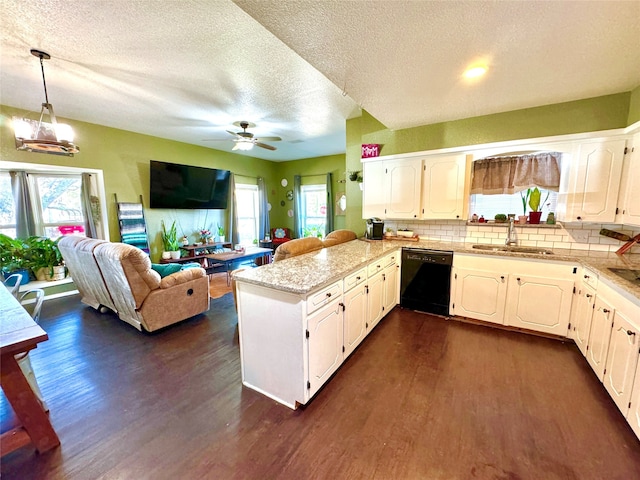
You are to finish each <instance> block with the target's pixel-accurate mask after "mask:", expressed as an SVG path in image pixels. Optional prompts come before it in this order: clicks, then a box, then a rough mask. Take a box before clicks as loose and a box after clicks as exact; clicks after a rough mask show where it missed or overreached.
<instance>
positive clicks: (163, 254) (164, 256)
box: [162, 252, 171, 260]
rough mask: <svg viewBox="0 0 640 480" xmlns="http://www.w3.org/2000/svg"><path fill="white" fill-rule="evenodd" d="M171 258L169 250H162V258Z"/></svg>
mask: <svg viewBox="0 0 640 480" xmlns="http://www.w3.org/2000/svg"><path fill="white" fill-rule="evenodd" d="M170 258H171V252H162V259H163V260H169V259H170Z"/></svg>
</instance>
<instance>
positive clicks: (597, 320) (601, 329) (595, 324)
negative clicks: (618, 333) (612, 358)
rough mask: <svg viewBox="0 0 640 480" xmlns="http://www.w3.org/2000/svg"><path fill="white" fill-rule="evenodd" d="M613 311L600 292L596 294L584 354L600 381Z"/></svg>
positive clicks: (602, 376) (602, 374)
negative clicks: (585, 352)
mask: <svg viewBox="0 0 640 480" xmlns="http://www.w3.org/2000/svg"><path fill="white" fill-rule="evenodd" d="M614 311H615V310H614V308H613V306H612V305H611V303H609V302H608V301H607V300H606V299H605V298H604V297H603V296H602V294H600V293H598V294H596V299H595V302H594V308H593V316H592V318H591V329H590V331H589V341H588V345H587V354H586V356H587V362H589V365H591V368H593V371H594V372H595V373H596V376H597V377H598V379H599V380H600V381H601V382H602V380H603V378H604V365H605V362H606V361H607V352H608V351H609V339H610V338H611V325H612V323H613V313H614Z"/></svg>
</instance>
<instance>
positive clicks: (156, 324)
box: [58, 236, 209, 332]
mask: <svg viewBox="0 0 640 480" xmlns="http://www.w3.org/2000/svg"><path fill="white" fill-rule="evenodd" d="M58 247H59V248H60V252H61V253H62V256H63V258H64V260H65V264H66V266H67V268H68V269H69V272H70V274H71V277H72V278H73V281H74V283H75V285H76V287H77V288H78V291H79V292H80V295H81V296H82V302H83V303H85V304H87V305H89V306H91V307H93V308H95V309H97V310H100V311H102V307H107V308H108V309H110V310H113V311H114V312H115V313H116V314H117V315H118V317H120V319H121V320H123V321H125V322H127V323H129V324H131V325H133V326H134V327H136V328H137V329H138V330H142V329H144V330H146V331H148V332H152V331H154V330H158V329H159V328H162V327H166V326H167V325H171V324H173V323H176V322H180V321H182V320H186V319H187V318H191V317H193V316H194V315H197V314H199V313H202V312H206V311H207V310H209V279H208V277H207V275H206V272H205V271H204V269H202V268H190V269H186V270H182V271H179V272H176V273H173V274H171V275H167V276H166V277H164V278H161V277H160V274H159V273H157V272H156V271H154V270H153V269H152V266H151V260H150V259H149V257H148V255H147V254H146V253H144V252H143V251H142V250H140V249H138V248H136V247H133V246H131V245H127V244H124V243H112V242H107V241H105V240H97V239H93V238H84V237H78V236H68V237H63V238H62V239H61V240H60V241H59V242H58Z"/></svg>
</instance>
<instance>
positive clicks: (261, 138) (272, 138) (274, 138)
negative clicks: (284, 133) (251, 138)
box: [257, 137, 282, 142]
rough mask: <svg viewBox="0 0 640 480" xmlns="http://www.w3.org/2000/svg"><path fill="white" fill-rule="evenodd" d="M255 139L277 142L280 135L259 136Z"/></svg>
mask: <svg viewBox="0 0 640 480" xmlns="http://www.w3.org/2000/svg"><path fill="white" fill-rule="evenodd" d="M257 140H258V141H260V142H279V141H280V140H282V139H281V138H280V137H260V138H258V139H257Z"/></svg>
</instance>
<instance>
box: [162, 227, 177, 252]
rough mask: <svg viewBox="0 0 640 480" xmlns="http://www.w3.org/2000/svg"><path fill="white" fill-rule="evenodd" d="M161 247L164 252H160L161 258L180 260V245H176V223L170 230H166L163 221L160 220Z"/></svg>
mask: <svg viewBox="0 0 640 480" xmlns="http://www.w3.org/2000/svg"><path fill="white" fill-rule="evenodd" d="M161 234H162V245H163V247H164V251H163V252H162V258H164V259H168V258H173V259H178V258H180V244H179V243H178V229H177V228H176V222H175V221H174V222H173V223H172V224H171V228H169V229H167V227H166V225H165V223H164V220H162V232H161Z"/></svg>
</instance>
